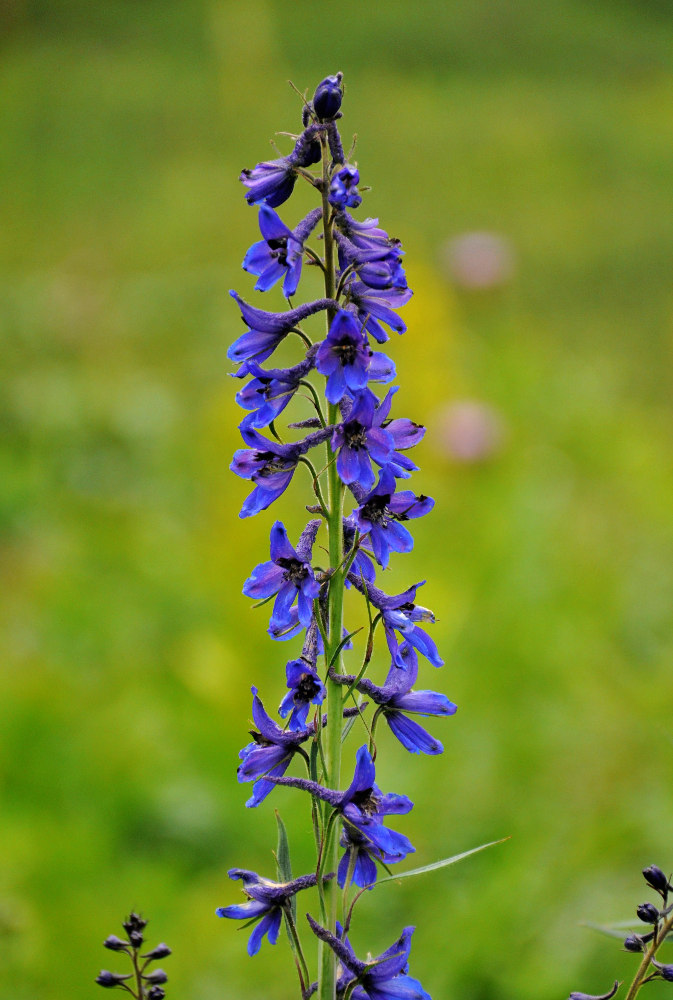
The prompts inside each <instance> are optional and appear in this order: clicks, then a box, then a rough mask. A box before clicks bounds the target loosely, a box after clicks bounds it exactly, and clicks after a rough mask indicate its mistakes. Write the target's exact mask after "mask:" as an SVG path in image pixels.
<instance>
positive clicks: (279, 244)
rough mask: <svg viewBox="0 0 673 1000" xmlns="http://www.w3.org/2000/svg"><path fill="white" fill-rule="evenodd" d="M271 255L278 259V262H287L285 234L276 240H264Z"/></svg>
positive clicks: (283, 263)
mask: <svg viewBox="0 0 673 1000" xmlns="http://www.w3.org/2000/svg"><path fill="white" fill-rule="evenodd" d="M266 242H267V244H268V246H269V250H270V251H271V256H272V257H276V258H277V259H278V263H279V264H282V265H283V266H285V265H286V264H287V236H280V237H279V238H278V239H277V240H267V241H266Z"/></svg>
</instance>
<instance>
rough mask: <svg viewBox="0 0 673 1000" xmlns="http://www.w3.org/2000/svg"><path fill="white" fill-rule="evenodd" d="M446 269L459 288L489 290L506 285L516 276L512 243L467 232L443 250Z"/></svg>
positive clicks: (483, 234)
mask: <svg viewBox="0 0 673 1000" xmlns="http://www.w3.org/2000/svg"><path fill="white" fill-rule="evenodd" d="M442 261H443V264H444V270H445V273H446V274H447V277H449V278H450V279H451V280H452V281H454V282H455V284H456V285H458V287H459V288H466V289H472V290H487V289H489V288H497V287H499V286H500V285H504V284H506V283H507V282H508V281H509V280H510V279H511V278H512V275H513V274H514V268H515V257H514V250H513V248H512V245H511V243H510V241H509V240H508V239H507V238H506V237H504V236H499V235H498V234H497V233H488V232H474V233H464V234H463V235H462V236H457V237H456V238H455V239H452V240H449V241H448V242H447V243H446V244H445V245H444V247H443V250H442Z"/></svg>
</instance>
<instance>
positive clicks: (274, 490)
mask: <svg viewBox="0 0 673 1000" xmlns="http://www.w3.org/2000/svg"><path fill="white" fill-rule="evenodd" d="M332 433H333V428H331V427H326V428H325V429H324V430H321V431H315V433H313V434H309V435H307V437H305V438H304V439H303V440H302V441H296V442H294V443H293V444H280V443H279V442H277V441H271V440H269V439H268V438H265V437H264V436H263V435H262V434H260V433H259V431H256V430H255V429H254V428H252V427H244V426H243V424H242V425H241V436H242V438H243V440H244V441H245V443H246V444H247V445H250V447H249V448H240V449H239V450H238V451H237V452H236V453H235V454H234V458H233V460H232V462H231V465H230V466H229V468H230V469H231V471H232V472H235V473H236V475H237V476H240V477H241V479H251V480H252V482H253V483H254V484H255V488H254V490H253V491H252V493H251V494H250V496H248V497H247V499H246V500H245V502H244V503H243V506H242V507H241V511H240V514H239V517H251V516H252V515H253V514H258V513H259V512H260V511H261V510H266V508H267V507H269V506H270V505H271V504H272V503H273V502H274V500H277V499H278V497H279V496H281V494H283V493H284V492H285V490H286V489H287V488H288V486H289V485H290V482H291V480H292V476H293V475H294V473H295V469H296V468H297V463H298V462H299V459H300V458H301V457H302V455H305V454H306V452H307V451H309V450H310V449H311V448H313V447H314V446H315V445H317V444H320V443H321V442H322V441H325V440H326V439H327V438H328V437H330V435H331V434H332Z"/></svg>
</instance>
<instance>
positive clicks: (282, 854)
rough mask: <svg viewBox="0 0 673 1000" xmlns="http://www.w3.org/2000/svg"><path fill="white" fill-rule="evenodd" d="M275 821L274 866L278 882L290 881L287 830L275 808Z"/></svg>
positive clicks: (290, 866)
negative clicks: (276, 837)
mask: <svg viewBox="0 0 673 1000" xmlns="http://www.w3.org/2000/svg"><path fill="white" fill-rule="evenodd" d="M276 823H277V824H278V847H277V848H276V867H277V869H278V881H279V882H291V881H292V865H291V864H290V846H289V844H288V842H287V830H286V829H285V824H284V823H283V821H282V819H281V818H280V813H279V812H278V810H277V809H276Z"/></svg>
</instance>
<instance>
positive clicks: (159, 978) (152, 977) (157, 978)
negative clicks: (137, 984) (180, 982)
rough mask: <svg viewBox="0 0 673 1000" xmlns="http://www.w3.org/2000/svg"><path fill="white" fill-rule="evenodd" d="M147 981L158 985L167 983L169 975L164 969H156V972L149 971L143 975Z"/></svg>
mask: <svg viewBox="0 0 673 1000" xmlns="http://www.w3.org/2000/svg"><path fill="white" fill-rule="evenodd" d="M143 979H144V980H145V982H146V983H152V984H153V985H156V986H158V985H159V984H160V983H167V982H168V976H167V975H166V973H165V972H164V970H163V969H155V970H154V972H148V973H147V975H146V976H143Z"/></svg>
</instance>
